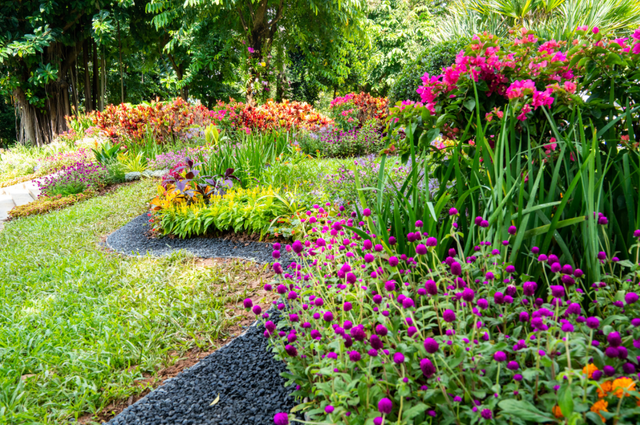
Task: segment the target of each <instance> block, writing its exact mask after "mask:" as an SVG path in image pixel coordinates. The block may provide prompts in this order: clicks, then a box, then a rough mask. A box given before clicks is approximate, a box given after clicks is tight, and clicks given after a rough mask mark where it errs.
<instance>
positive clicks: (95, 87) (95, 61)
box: [91, 39, 99, 110]
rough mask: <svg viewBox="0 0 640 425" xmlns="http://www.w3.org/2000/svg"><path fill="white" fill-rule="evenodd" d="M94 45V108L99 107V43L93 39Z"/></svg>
mask: <svg viewBox="0 0 640 425" xmlns="http://www.w3.org/2000/svg"><path fill="white" fill-rule="evenodd" d="M91 44H92V45H93V60H92V62H93V89H92V92H93V109H94V110H96V109H98V96H99V95H98V45H97V44H96V42H95V40H93V39H92V40H91Z"/></svg>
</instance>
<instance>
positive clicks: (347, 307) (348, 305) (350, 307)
mask: <svg viewBox="0 0 640 425" xmlns="http://www.w3.org/2000/svg"><path fill="white" fill-rule="evenodd" d="M352 308H353V305H352V304H351V303H350V302H349V301H346V302H345V303H344V304H343V305H342V309H343V310H344V311H350V310H351V309H352Z"/></svg>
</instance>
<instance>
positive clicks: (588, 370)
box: [582, 363, 598, 378]
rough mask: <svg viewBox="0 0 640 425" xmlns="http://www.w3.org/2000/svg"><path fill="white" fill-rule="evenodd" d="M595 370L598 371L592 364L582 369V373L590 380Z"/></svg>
mask: <svg viewBox="0 0 640 425" xmlns="http://www.w3.org/2000/svg"><path fill="white" fill-rule="evenodd" d="M596 370H598V366H596V365H594V364H593V363H589V364H588V365H586V366H585V367H583V368H582V373H584V374H585V375H587V377H588V378H591V377H592V376H593V372H595V371H596Z"/></svg>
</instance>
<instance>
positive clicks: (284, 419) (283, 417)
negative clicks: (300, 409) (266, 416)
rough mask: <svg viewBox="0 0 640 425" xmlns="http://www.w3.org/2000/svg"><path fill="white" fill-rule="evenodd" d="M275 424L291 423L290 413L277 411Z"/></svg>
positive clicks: (286, 424) (274, 419)
mask: <svg viewBox="0 0 640 425" xmlns="http://www.w3.org/2000/svg"><path fill="white" fill-rule="evenodd" d="M273 423H274V424H275V425H289V415H288V414H286V413H276V414H275V416H274V417H273Z"/></svg>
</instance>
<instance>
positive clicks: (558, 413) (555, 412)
mask: <svg viewBox="0 0 640 425" xmlns="http://www.w3.org/2000/svg"><path fill="white" fill-rule="evenodd" d="M551 412H553V416H555V417H556V418H563V417H564V416H563V415H562V410H560V406H558V405H557V404H556V405H555V406H553V409H551Z"/></svg>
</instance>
